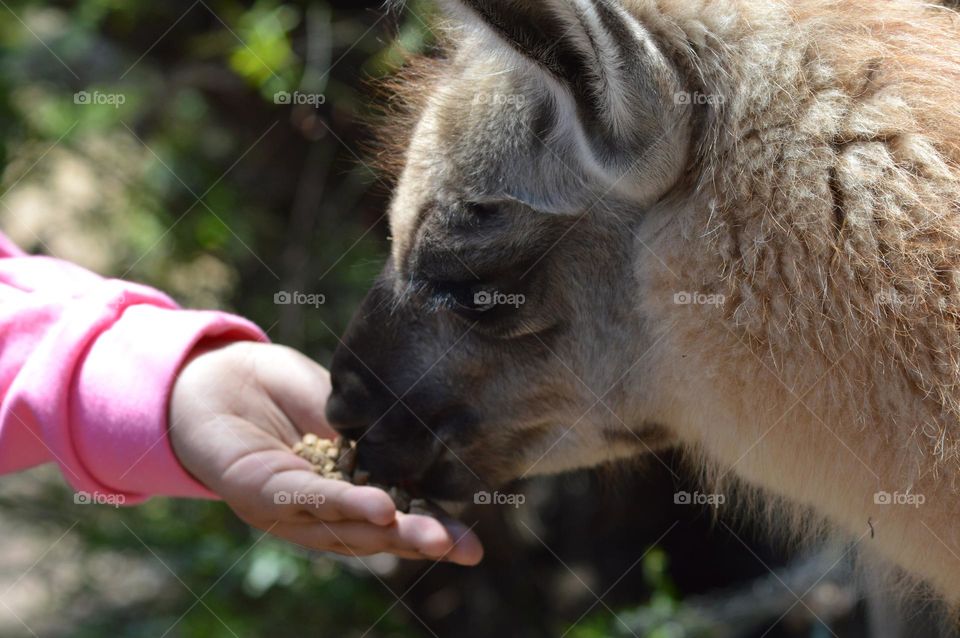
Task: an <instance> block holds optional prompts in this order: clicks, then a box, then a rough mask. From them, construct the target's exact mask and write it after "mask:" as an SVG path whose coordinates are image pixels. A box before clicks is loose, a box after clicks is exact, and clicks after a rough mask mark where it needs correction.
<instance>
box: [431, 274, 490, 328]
mask: <svg viewBox="0 0 960 638" xmlns="http://www.w3.org/2000/svg"><path fill="white" fill-rule="evenodd" d="M426 288H427V290H428V295H429V297H430V300H431V303H432V305H433V306H435V307H436V308H442V309H444V310H449V311H450V312H453V313H454V314H457V315H459V316H461V317H464V318H465V319H471V320H477V319H480V318H481V317H482V316H483V315H484V314H486V313H488V312H489V311H491V310H493V308H494V304H493V301H492V299H493V298H494V297H493V296H494V294H495V293H494V292H492V291H491V290H488V287H485V286H484V285H483V284H482V283H480V282H476V281H469V282H459V281H433V282H429V283H427V284H426Z"/></svg>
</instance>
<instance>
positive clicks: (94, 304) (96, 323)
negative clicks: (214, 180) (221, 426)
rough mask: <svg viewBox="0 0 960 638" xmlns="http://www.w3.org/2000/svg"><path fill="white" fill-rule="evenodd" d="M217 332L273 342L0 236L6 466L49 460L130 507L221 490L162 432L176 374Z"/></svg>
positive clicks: (84, 487) (83, 485) (0, 431)
mask: <svg viewBox="0 0 960 638" xmlns="http://www.w3.org/2000/svg"><path fill="white" fill-rule="evenodd" d="M211 337H214V338H222V339H236V340H266V336H265V335H264V334H263V332H262V331H261V330H260V329H258V328H257V327H256V326H254V325H253V324H251V323H250V322H248V321H246V320H244V319H240V318H238V317H234V316H231V315H228V314H224V313H220V312H200V311H188V310H181V309H179V308H178V307H177V305H176V304H175V303H174V302H173V301H172V300H171V299H170V298H168V297H167V296H166V295H163V294H162V293H160V292H157V291H156V290H153V289H152V288H147V287H145V286H140V285H137V284H132V283H128V282H123V281H116V280H107V279H103V278H101V277H99V276H97V275H94V274H93V273H91V272H89V271H87V270H84V269H82V268H80V267H78V266H76V265H73V264H70V263H66V262H63V261H59V260H56V259H51V258H48V257H31V256H27V255H25V254H24V253H23V252H22V251H20V250H19V249H18V248H17V247H16V246H15V245H13V244H12V243H11V242H10V241H9V239H7V238H6V237H4V236H3V235H2V234H0V397H2V403H0V474H2V473H7V472H15V471H18V470H22V469H25V468H29V467H32V466H35V465H39V464H41V463H46V462H50V461H54V462H56V463H57V464H58V465H59V466H60V469H61V471H62V472H63V475H64V477H65V478H66V479H67V481H69V483H70V484H71V485H72V486H73V488H74V489H75V490H77V491H82V492H88V493H90V494H102V495H105V496H110V497H117V496H122V497H123V501H124V502H127V503H136V502H140V501H143V500H145V499H146V498H148V497H150V496H154V495H165V496H183V497H202V498H215V496H214V495H213V494H212V493H211V492H209V491H208V490H207V489H206V488H204V487H203V486H202V485H200V484H199V483H198V482H197V481H196V480H195V479H193V478H192V477H191V476H190V475H189V474H188V473H187V472H186V470H184V469H183V468H182V467H181V466H180V464H179V463H178V462H177V459H176V457H175V456H174V454H173V450H172V448H171V445H170V440H169V438H168V436H167V429H168V423H167V414H168V409H167V404H168V402H169V397H170V391H171V389H172V386H173V381H174V379H175V377H176V374H177V372H178V371H179V369H180V366H181V365H182V363H183V361H184V359H185V358H186V357H187V356H188V355H189V353H190V351H191V350H192V349H193V347H194V346H195V345H196V344H197V343H198V342H199V341H200V340H202V339H206V338H211ZM173 427H176V424H173Z"/></svg>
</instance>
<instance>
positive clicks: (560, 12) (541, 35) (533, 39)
mask: <svg viewBox="0 0 960 638" xmlns="http://www.w3.org/2000/svg"><path fill="white" fill-rule="evenodd" d="M444 4H446V5H447V7H448V8H449V9H451V10H452V11H453V12H454V13H455V14H456V15H457V16H458V17H460V18H462V19H463V20H464V21H465V22H468V23H469V22H477V21H480V22H481V23H483V24H484V25H486V27H488V28H489V29H490V30H492V31H493V33H495V34H496V35H497V36H498V37H499V38H500V39H501V40H503V41H504V42H505V43H506V44H508V45H509V46H510V47H512V48H513V49H514V50H516V51H517V52H519V53H520V54H522V55H524V56H525V57H527V58H528V59H530V60H533V61H534V62H535V63H537V64H538V65H539V66H540V67H541V68H542V69H544V70H545V71H547V72H549V73H550V74H551V75H552V76H554V78H556V79H557V80H559V81H560V82H561V83H562V84H564V85H566V86H567V87H568V88H569V89H570V91H571V93H572V95H573V98H574V100H575V101H576V103H577V107H578V109H579V111H580V115H581V119H582V120H583V121H584V122H585V123H591V122H592V123H595V124H597V125H599V126H600V128H601V129H602V132H603V133H606V135H607V136H609V135H611V134H612V135H613V136H614V137H619V135H621V134H623V133H624V132H625V131H631V130H633V131H636V121H637V116H638V114H639V113H641V112H643V111H647V112H649V110H650V109H653V108H656V101H658V100H659V99H660V98H661V96H659V95H658V94H657V92H656V90H655V89H654V84H655V83H654V82H652V81H651V77H650V74H651V68H652V66H653V65H654V64H656V61H654V60H653V59H652V58H651V56H652V55H654V53H655V47H654V46H653V45H652V40H651V38H650V36H649V34H648V32H647V31H646V29H644V28H643V26H642V25H641V24H640V23H639V22H638V21H637V20H636V19H635V18H634V17H633V16H631V15H630V14H629V13H628V12H627V11H626V10H625V9H624V8H623V7H622V6H621V3H620V1H619V0H446V1H445V3H444ZM597 132H600V131H597ZM610 141H614V140H610ZM616 141H618V142H624V141H630V140H623V139H620V140H616Z"/></svg>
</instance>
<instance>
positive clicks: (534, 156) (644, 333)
mask: <svg viewBox="0 0 960 638" xmlns="http://www.w3.org/2000/svg"><path fill="white" fill-rule="evenodd" d="M446 8H447V9H448V12H449V16H450V18H451V20H452V22H453V25H452V26H451V27H450V28H451V33H452V36H451V38H450V39H451V40H453V41H454V42H455V45H454V46H453V50H452V51H451V53H450V56H449V58H448V60H447V62H446V63H445V64H444V66H443V69H442V71H441V72H440V74H439V75H438V77H436V78H435V81H434V82H432V84H431V86H430V87H429V89H428V90H429V94H428V95H427V96H426V98H425V99H424V100H423V102H424V107H423V108H422V110H421V112H420V113H419V117H418V120H417V124H416V127H415V130H414V132H413V135H412V137H411V142H410V144H409V146H408V148H407V149H406V157H405V165H404V170H403V172H402V175H401V177H400V181H399V184H398V187H397V190H396V193H395V197H394V201H393V204H392V208H391V212H390V221H391V231H392V239H393V250H392V255H391V258H390V260H389V263H388V264H387V266H386V268H385V270H384V272H383V273H382V275H381V277H380V279H379V281H378V282H377V283H376V284H375V286H374V288H373V289H372V291H371V292H370V294H369V296H368V298H367V299H366V301H365V302H364V304H363V306H362V307H361V309H360V310H359V312H358V313H357V315H356V317H355V319H354V321H353V323H352V325H351V326H350V328H349V330H348V332H347V335H346V336H345V338H344V340H343V343H342V346H341V347H340V349H339V351H338V352H337V354H336V356H335V360H334V364H333V370H332V372H333V384H334V394H333V396H332V397H331V399H330V403H329V410H328V415H329V417H330V420H331V422H332V423H333V424H334V425H335V426H336V427H337V428H338V429H340V430H341V431H342V432H343V433H344V434H345V435H347V436H349V437H351V438H354V439H357V440H358V441H359V456H360V462H361V464H362V465H364V466H365V467H366V468H367V469H369V470H370V471H371V472H372V473H373V474H374V479H377V480H380V481H383V482H390V483H400V484H407V485H409V484H416V485H417V486H418V487H419V489H420V491H422V492H424V493H426V494H427V495H429V496H433V497H436V498H441V499H442V498H447V499H456V498H465V497H469V496H470V495H471V494H473V493H474V492H476V491H477V490H479V489H483V488H484V487H491V486H496V485H499V484H502V483H504V482H506V481H509V480H512V479H515V478H518V477H522V476H527V475H532V474H538V473H545V472H556V471H563V470H567V469H573V468H577V467H585V466H591V465H595V464H598V463H602V462H605V461H608V460H613V459H616V458H621V457H624V456H629V455H635V454H638V453H642V452H644V451H646V450H648V449H651V448H653V447H656V446H660V445H663V444H664V443H666V442H667V439H668V436H667V434H666V431H665V429H664V428H662V427H661V424H659V423H658V422H657V421H656V420H655V419H656V417H655V416H654V415H652V414H651V413H650V412H649V411H648V410H647V408H646V407H645V401H646V399H645V398H644V397H645V391H644V387H645V381H644V380H645V379H649V378H652V377H654V376H656V375H658V374H659V371H658V369H657V363H656V361H655V357H653V356H648V355H649V354H650V352H651V349H652V347H653V346H654V344H655V342H656V334H657V327H656V326H655V325H652V324H651V321H650V318H649V317H647V316H645V313H644V312H643V311H642V310H641V309H640V304H639V303H637V294H638V292H637V291H638V290H639V289H640V286H639V285H638V277H642V273H638V272H637V259H636V255H637V253H638V251H639V252H642V251H643V250H644V248H643V245H644V235H645V233H648V232H653V231H651V229H649V228H643V226H645V219H646V217H645V213H646V211H648V210H650V209H651V208H653V207H655V206H658V205H660V204H662V202H663V201H664V200H665V198H666V199H669V196H670V194H671V193H672V192H673V191H674V190H675V188H676V186H677V184H678V183H680V182H682V181H683V176H684V174H685V169H686V166H687V160H688V151H689V147H690V144H691V142H690V139H691V129H692V124H691V120H692V119H693V118H692V114H691V105H689V104H687V103H686V101H685V100H682V99H677V96H678V95H682V93H680V92H681V91H682V90H683V87H682V86H681V85H680V84H679V82H678V79H677V78H678V74H677V72H676V71H675V70H674V69H673V68H672V66H671V64H670V62H669V61H668V59H667V58H666V56H665V55H663V53H662V52H661V51H660V50H659V49H658V47H657V46H656V44H655V42H654V40H653V39H652V38H651V37H650V36H649V34H648V33H647V31H646V30H645V28H644V26H643V25H642V24H641V23H640V22H639V21H637V20H636V19H635V18H634V17H633V16H631V14H630V13H628V11H627V10H626V9H625V8H624V7H623V6H621V4H620V3H619V2H602V1H595V0H550V1H546V2H545V1H543V0H538V1H536V2H534V1H530V2H526V1H517V0H488V1H463V2H449V3H447V7H446ZM646 225H649V224H646ZM656 232H667V231H665V230H664V228H663V227H662V224H661V225H660V228H658V229H657V230H656ZM668 301H670V302H672V301H673V300H672V299H670V300H668Z"/></svg>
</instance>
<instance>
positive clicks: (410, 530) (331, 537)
mask: <svg viewBox="0 0 960 638" xmlns="http://www.w3.org/2000/svg"><path fill="white" fill-rule="evenodd" d="M272 531H273V533H275V534H277V535H278V536H281V537H282V538H285V539H287V540H290V541H292V542H295V543H297V544H299V545H303V546H306V547H312V548H316V549H327V548H333V547H336V546H338V545H341V546H343V547H347V548H349V549H351V550H352V551H354V552H355V553H356V554H357V555H369V554H375V553H381V552H390V553H393V554H398V555H404V556H407V555H410V554H415V555H418V556H420V557H422V558H429V559H431V560H446V561H449V562H453V563H458V564H462V565H476V564H477V563H478V562H480V560H481V559H482V558H483V549H482V547H481V546H480V542H479V540H478V539H477V538H476V537H475V536H473V535H472V534H471V533H469V532H468V531H467V530H466V529H463V530H456V529H453V530H448V529H447V528H446V527H444V526H443V525H442V524H441V523H440V522H439V521H437V520H435V519H433V518H430V517H428V516H417V515H401V516H400V517H398V518H397V522H396V523H395V524H394V525H391V526H389V527H377V526H374V525H369V524H364V523H354V522H343V523H319V524H316V525H314V524H309V523H307V524H303V523H301V524H297V523H280V524H279V525H277V526H276V527H275V528H274V529H273V530H272ZM456 532H460V533H459V534H457V533H456Z"/></svg>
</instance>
